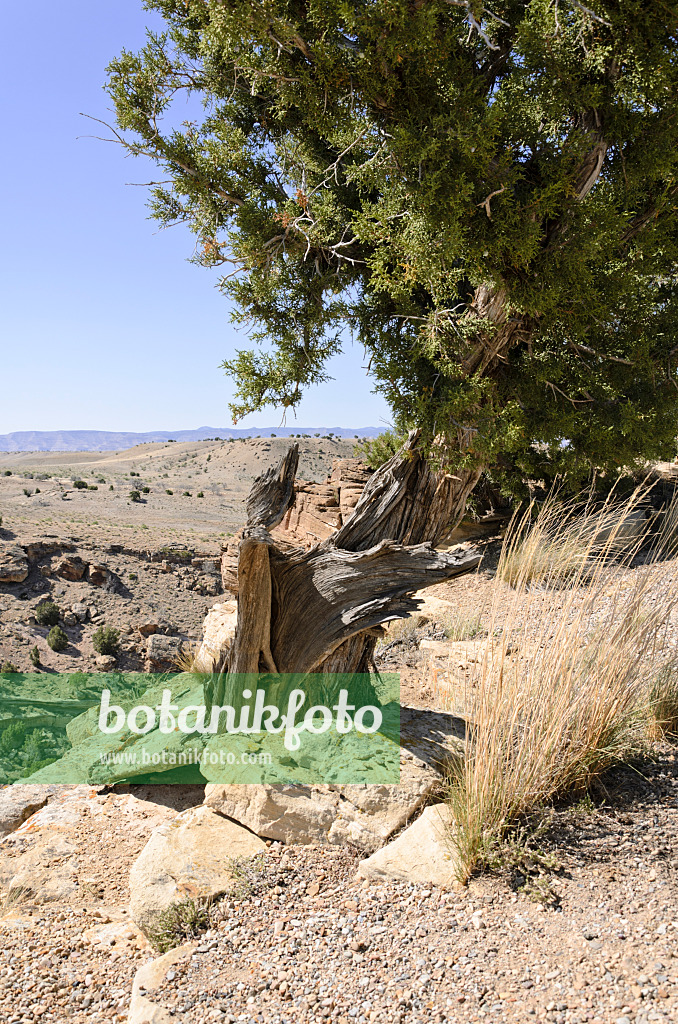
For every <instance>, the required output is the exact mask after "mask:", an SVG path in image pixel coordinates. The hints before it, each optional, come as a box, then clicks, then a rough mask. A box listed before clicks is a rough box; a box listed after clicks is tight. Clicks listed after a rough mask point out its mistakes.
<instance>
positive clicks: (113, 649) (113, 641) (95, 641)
mask: <svg viewBox="0 0 678 1024" xmlns="http://www.w3.org/2000/svg"><path fill="white" fill-rule="evenodd" d="M92 647H93V648H94V650H95V651H96V652H97V654H116V653H117V651H118V648H119V647H120V633H119V631H118V630H117V629H114V628H113V626H99V628H98V629H97V630H96V632H95V633H94V634H93V636H92Z"/></svg>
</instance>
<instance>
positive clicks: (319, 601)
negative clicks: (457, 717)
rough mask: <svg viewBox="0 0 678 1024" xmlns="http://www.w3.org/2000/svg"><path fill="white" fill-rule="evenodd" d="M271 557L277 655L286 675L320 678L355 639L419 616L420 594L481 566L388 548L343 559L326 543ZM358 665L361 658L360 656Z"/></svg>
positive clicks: (474, 559) (426, 549) (475, 558)
mask: <svg viewBox="0 0 678 1024" xmlns="http://www.w3.org/2000/svg"><path fill="white" fill-rule="evenodd" d="M270 553H271V576H272V583H273V608H274V614H273V616H272V623H271V650H272V652H273V659H274V661H275V663H276V665H277V666H278V670H279V671H280V672H311V671H317V670H318V668H319V667H320V666H321V664H322V663H323V661H324V660H325V659H327V658H328V657H329V656H330V655H332V654H333V653H334V652H335V651H336V649H337V647H339V645H340V644H342V643H343V642H344V641H345V640H348V639H349V638H350V637H352V636H354V635H355V634H356V633H362V632H363V631H365V630H373V629H374V627H375V626H379V625H380V624H381V623H382V622H387V621H389V620H390V619H396V618H400V617H401V616H404V615H408V614H409V613H410V612H413V611H416V609H417V607H418V602H417V601H416V600H415V599H413V598H412V597H411V596H410V595H411V594H412V593H413V592H414V591H416V590H419V589H421V588H422V587H425V586H430V585H432V584H434V583H440V582H441V581H442V580H446V579H451V578H452V577H454V576H459V575H462V574H463V573H466V572H470V570H471V569H474V568H475V567H476V566H477V565H478V563H479V562H480V556H479V555H477V554H472V555H468V554H466V553H464V554H463V555H458V554H447V553H444V552H438V551H434V549H433V548H432V547H431V545H430V544H417V545H416V546H414V547H408V548H406V547H403V546H402V545H399V544H394V543H393V542H391V541H387V540H386V541H382V542H381V543H380V544H378V545H376V546H375V547H373V548H370V549H369V550H367V551H343V550H340V549H338V548H336V547H335V546H334V544H333V543H332V542H328V541H326V542H325V543H323V544H320V545H318V546H317V547H316V548H312V549H311V550H310V551H299V552H296V553H294V554H291V555H287V556H281V555H279V554H278V553H277V552H276V550H275V548H271V552H270ZM302 624H303V626H302ZM353 657H354V658H355V659H358V660H359V661H360V660H361V658H362V656H360V657H359V655H358V652H357V651H353ZM326 670H327V666H326V665H325V666H324V667H323V671H326ZM335 671H346V669H345V668H342V669H335Z"/></svg>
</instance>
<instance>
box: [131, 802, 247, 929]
mask: <svg viewBox="0 0 678 1024" xmlns="http://www.w3.org/2000/svg"><path fill="white" fill-rule="evenodd" d="M265 850H266V845H265V843H263V842H262V841H261V839H258V838H257V836H255V835H253V834H252V833H251V832H248V831H247V829H244V828H242V827H241V826H240V825H237V824H236V823H235V822H233V821H227V820H226V819H225V818H222V817H221V816H220V815H219V814H217V813H216V812H215V811H213V810H212V809H211V808H209V807H204V806H203V807H192V808H190V810H188V811H184V812H183V813H181V814H179V815H177V817H176V818H174V820H173V821H171V822H169V823H167V824H165V825H161V826H160V828H158V829H156V831H155V832H154V833H153V835H152V836H151V838H150V839H149V841H148V842H147V844H146V846H145V847H144V849H143V850H142V852H141V854H140V855H139V857H138V859H137V860H136V862H135V863H134V865H133V867H132V870H131V872H130V911H131V914H132V918H133V920H134V921H135V922H136V924H137V925H138V926H139V927H140V928H141V930H142V931H143V932H144V933H145V934H146V935H148V934H149V933H152V932H153V930H154V927H155V926H156V925H157V923H158V920H159V917H161V915H162V913H163V911H166V910H167V909H168V908H169V907H171V906H172V905H173V904H176V903H180V902H182V901H185V900H187V899H191V900H203V899H205V900H207V899H212V898H214V897H216V896H219V895H221V894H222V893H225V892H228V891H229V890H230V889H231V888H232V887H233V885H234V883H235V882H236V880H237V878H238V876H239V875H240V874H241V873H242V864H243V862H244V861H247V860H251V859H252V858H254V857H256V856H257V855H260V854H263V853H264V851H265Z"/></svg>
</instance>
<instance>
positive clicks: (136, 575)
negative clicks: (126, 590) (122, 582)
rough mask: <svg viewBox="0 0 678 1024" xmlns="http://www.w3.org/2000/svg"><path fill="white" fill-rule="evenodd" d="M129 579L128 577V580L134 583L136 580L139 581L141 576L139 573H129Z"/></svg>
mask: <svg viewBox="0 0 678 1024" xmlns="http://www.w3.org/2000/svg"><path fill="white" fill-rule="evenodd" d="M127 577H128V579H130V580H133V581H134V580H138V579H139V574H138V573H136V572H129V573H128V574H127Z"/></svg>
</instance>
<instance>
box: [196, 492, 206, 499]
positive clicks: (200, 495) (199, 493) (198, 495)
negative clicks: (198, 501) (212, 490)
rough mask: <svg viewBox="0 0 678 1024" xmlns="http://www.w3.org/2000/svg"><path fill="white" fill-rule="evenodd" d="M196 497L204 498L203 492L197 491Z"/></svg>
mask: <svg viewBox="0 0 678 1024" xmlns="http://www.w3.org/2000/svg"><path fill="white" fill-rule="evenodd" d="M196 497H198V498H204V497H205V492H204V491H198V493H197V495H196Z"/></svg>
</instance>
